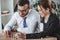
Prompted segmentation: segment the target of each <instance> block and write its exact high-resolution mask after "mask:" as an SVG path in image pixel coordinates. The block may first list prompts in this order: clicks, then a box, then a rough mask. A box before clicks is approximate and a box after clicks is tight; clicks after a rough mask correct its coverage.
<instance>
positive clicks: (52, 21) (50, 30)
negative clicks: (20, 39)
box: [26, 13, 59, 39]
mask: <svg viewBox="0 0 60 40" xmlns="http://www.w3.org/2000/svg"><path fill="white" fill-rule="evenodd" d="M58 24H59V18H58V17H57V16H56V15H55V14H52V13H51V14H50V16H49V19H48V22H47V23H45V25H44V31H43V32H41V33H32V34H26V38H27V39H30V38H41V37H43V38H44V37H46V36H56V34H58V33H59V30H58V29H59V26H58Z"/></svg>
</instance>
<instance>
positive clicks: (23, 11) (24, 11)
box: [18, 9, 28, 13]
mask: <svg viewBox="0 0 60 40" xmlns="http://www.w3.org/2000/svg"><path fill="white" fill-rule="evenodd" d="M18 11H19V12H21V13H26V12H27V11H28V9H27V10H18Z"/></svg>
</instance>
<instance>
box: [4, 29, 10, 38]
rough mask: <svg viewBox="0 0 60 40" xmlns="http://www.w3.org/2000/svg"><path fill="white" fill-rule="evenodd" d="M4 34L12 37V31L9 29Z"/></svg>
mask: <svg viewBox="0 0 60 40" xmlns="http://www.w3.org/2000/svg"><path fill="white" fill-rule="evenodd" d="M3 35H4V36H5V37H10V35H11V31H9V30H7V31H4V32H3Z"/></svg>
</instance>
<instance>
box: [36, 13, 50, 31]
mask: <svg viewBox="0 0 60 40" xmlns="http://www.w3.org/2000/svg"><path fill="white" fill-rule="evenodd" d="M49 16H50V13H49V14H48V15H47V16H46V17H45V19H44V23H47V22H48V19H49ZM40 19H41V18H40ZM43 28H44V24H43V23H41V22H39V26H38V29H37V31H38V32H42V31H43Z"/></svg>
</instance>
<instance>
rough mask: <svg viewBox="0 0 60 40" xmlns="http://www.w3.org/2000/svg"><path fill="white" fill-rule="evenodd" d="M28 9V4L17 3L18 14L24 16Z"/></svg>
mask: <svg viewBox="0 0 60 40" xmlns="http://www.w3.org/2000/svg"><path fill="white" fill-rule="evenodd" d="M28 11H29V5H28V4H25V5H24V6H19V5H18V12H19V14H20V16H21V17H24V16H26V15H27V14H28Z"/></svg>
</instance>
